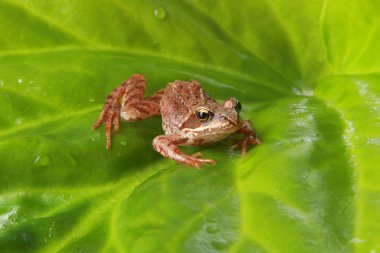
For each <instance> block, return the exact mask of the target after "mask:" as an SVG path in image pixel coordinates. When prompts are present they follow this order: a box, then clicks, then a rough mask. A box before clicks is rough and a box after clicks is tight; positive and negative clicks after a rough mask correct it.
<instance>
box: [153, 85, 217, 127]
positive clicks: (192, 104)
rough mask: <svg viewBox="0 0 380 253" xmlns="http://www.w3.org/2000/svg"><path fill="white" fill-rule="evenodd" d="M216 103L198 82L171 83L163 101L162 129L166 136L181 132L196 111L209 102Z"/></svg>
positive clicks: (166, 89)
mask: <svg viewBox="0 0 380 253" xmlns="http://www.w3.org/2000/svg"><path fill="white" fill-rule="evenodd" d="M210 100H212V101H214V100H213V99H212V98H210V97H209V96H208V95H207V94H206V93H205V92H204V91H203V89H202V87H201V85H200V84H199V82H197V81H191V82H185V81H180V80H176V81H174V82H172V83H169V84H168V85H167V86H166V88H165V93H164V95H163V97H162V99H161V105H160V106H161V115H162V127H163V129H164V131H165V133H166V134H170V133H176V132H180V127H181V125H182V123H183V122H184V121H185V120H186V119H188V118H189V117H190V115H192V114H193V112H194V109H193V108H197V107H199V106H202V105H203V104H205V103H207V102H208V101H210Z"/></svg>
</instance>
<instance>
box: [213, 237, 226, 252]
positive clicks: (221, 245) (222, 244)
mask: <svg viewBox="0 0 380 253" xmlns="http://www.w3.org/2000/svg"><path fill="white" fill-rule="evenodd" d="M211 245H212V246H214V248H215V249H217V250H224V249H226V248H227V246H228V244H227V242H226V241H225V240H223V239H220V240H215V241H212V242H211Z"/></svg>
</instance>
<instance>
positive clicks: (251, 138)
mask: <svg viewBox="0 0 380 253" xmlns="http://www.w3.org/2000/svg"><path fill="white" fill-rule="evenodd" d="M238 132H240V133H242V134H244V137H243V139H242V140H241V141H239V142H238V143H237V144H235V145H234V146H233V147H232V148H233V149H235V148H238V147H240V146H241V153H242V155H243V156H244V155H245V154H246V153H247V147H248V145H250V144H251V145H254V144H260V143H261V142H260V139H259V138H257V136H256V133H255V132H254V131H253V129H252V126H251V122H249V121H244V122H243V124H242V126H241V128H240V129H239V130H238Z"/></svg>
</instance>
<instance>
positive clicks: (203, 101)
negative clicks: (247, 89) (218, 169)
mask: <svg viewBox="0 0 380 253" xmlns="http://www.w3.org/2000/svg"><path fill="white" fill-rule="evenodd" d="M145 89H146V80H145V78H144V76H143V75H142V74H134V75H132V76H131V77H130V78H129V79H127V80H125V81H123V82H122V83H121V84H120V85H119V86H117V87H116V88H115V89H114V90H113V91H112V92H111V93H110V94H109V95H108V96H107V99H106V101H105V103H104V106H103V108H102V110H101V112H100V115H99V118H98V119H97V121H96V123H95V124H94V125H93V130H96V129H97V128H98V127H100V126H101V125H102V124H104V126H105V135H106V148H107V149H108V150H109V149H110V148H111V133H115V132H117V131H118V129H119V120H120V118H121V119H123V120H125V121H127V122H134V121H138V120H143V119H146V118H148V117H151V116H161V118H162V128H163V130H164V133H165V134H163V135H158V136H156V137H155V138H154V139H153V142H152V145H153V148H154V149H155V150H156V151H157V152H158V153H160V154H161V155H163V156H164V157H167V158H170V159H172V160H174V161H176V162H178V163H180V164H185V165H188V166H191V167H194V168H200V167H201V166H203V165H205V164H212V165H214V164H216V161H215V160H213V159H206V158H203V157H202V153H200V152H197V153H195V154H192V155H187V154H185V153H183V152H182V151H181V150H180V148H179V146H203V145H208V144H212V143H216V142H219V141H221V140H223V139H225V138H226V137H228V136H230V135H232V134H234V133H241V134H243V138H242V139H241V140H240V141H238V142H236V143H235V144H234V145H233V146H232V148H233V149H236V148H239V147H241V152H242V155H245V154H246V153H247V149H248V146H249V145H257V144H260V139H259V138H258V137H257V135H256V133H255V131H254V130H253V128H252V125H251V122H250V121H249V120H243V119H241V117H240V111H241V109H242V106H241V103H240V102H239V101H238V100H237V99H236V98H234V97H231V98H228V99H226V100H225V101H224V102H223V103H219V102H217V101H216V100H215V99H214V98H212V97H211V96H209V95H208V94H207V93H206V92H205V91H204V90H203V88H202V86H201V84H200V83H199V82H198V81H196V80H192V81H181V80H175V81H173V82H171V83H169V84H167V86H166V87H165V88H164V89H161V90H158V91H156V92H155V93H154V94H153V95H151V96H148V97H145ZM120 100H121V101H120Z"/></svg>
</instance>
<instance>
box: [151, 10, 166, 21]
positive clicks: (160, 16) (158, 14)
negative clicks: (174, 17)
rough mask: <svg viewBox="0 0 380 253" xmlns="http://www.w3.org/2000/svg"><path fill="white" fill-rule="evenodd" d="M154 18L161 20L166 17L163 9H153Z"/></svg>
mask: <svg viewBox="0 0 380 253" xmlns="http://www.w3.org/2000/svg"><path fill="white" fill-rule="evenodd" d="M154 16H155V17H156V18H157V19H159V20H163V19H164V18H165V17H166V11H165V10H164V9H163V8H161V7H158V8H156V9H154Z"/></svg>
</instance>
